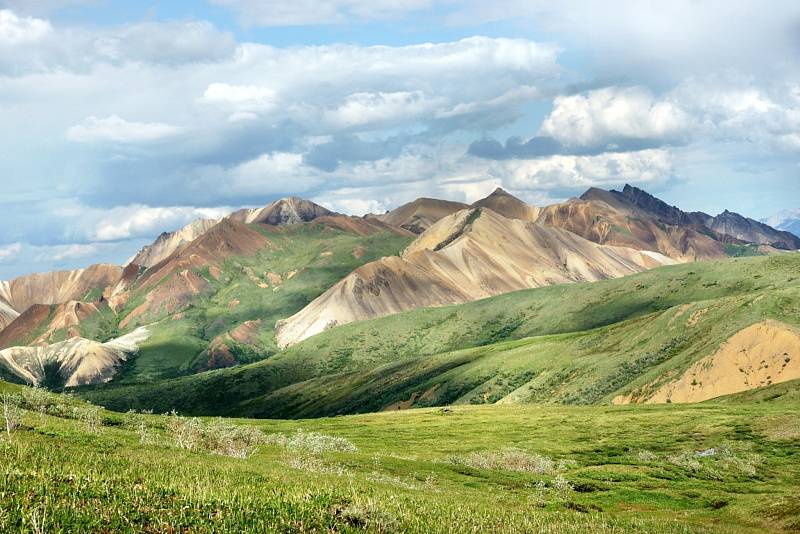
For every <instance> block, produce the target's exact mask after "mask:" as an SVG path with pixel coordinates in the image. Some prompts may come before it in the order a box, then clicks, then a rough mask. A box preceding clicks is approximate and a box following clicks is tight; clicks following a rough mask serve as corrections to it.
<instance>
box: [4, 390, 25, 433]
mask: <svg viewBox="0 0 800 534" xmlns="http://www.w3.org/2000/svg"><path fill="white" fill-rule="evenodd" d="M20 404H21V399H20V397H19V396H18V395H11V394H9V393H3V395H2V396H0V405H1V407H2V410H3V422H4V423H5V433H6V437H7V438H8V439H9V440H10V439H11V433H12V432H13V431H14V430H16V429H17V428H19V427H20V425H21V424H22V408H21V407H20Z"/></svg>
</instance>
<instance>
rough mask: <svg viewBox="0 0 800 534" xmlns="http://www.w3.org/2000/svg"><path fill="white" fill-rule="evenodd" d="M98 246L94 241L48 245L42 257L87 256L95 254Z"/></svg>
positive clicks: (64, 258) (65, 258)
mask: <svg viewBox="0 0 800 534" xmlns="http://www.w3.org/2000/svg"><path fill="white" fill-rule="evenodd" d="M99 248H100V247H99V246H98V245H97V244H96V243H73V244H71V245H57V246H54V247H48V249H47V252H46V255H45V256H41V258H42V259H48V258H51V259H53V260H55V261H64V260H74V259H82V258H88V257H90V256H93V255H95V254H97V252H98V250H99Z"/></svg>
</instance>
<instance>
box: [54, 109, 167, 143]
mask: <svg viewBox="0 0 800 534" xmlns="http://www.w3.org/2000/svg"><path fill="white" fill-rule="evenodd" d="M179 132H180V128H178V127H177V126H172V125H170V124H164V123H160V122H129V121H126V120H125V119H122V118H120V117H118V116H116V115H111V116H110V117H105V118H98V117H87V118H86V119H85V120H84V121H83V122H82V123H81V124H76V125H75V126H71V127H70V128H69V129H68V130H67V139H69V140H70V141H75V142H78V143H94V142H104V141H111V142H115V143H141V142H148V141H157V140H159V139H164V138H167V137H172V136H174V135H176V134H177V133H179Z"/></svg>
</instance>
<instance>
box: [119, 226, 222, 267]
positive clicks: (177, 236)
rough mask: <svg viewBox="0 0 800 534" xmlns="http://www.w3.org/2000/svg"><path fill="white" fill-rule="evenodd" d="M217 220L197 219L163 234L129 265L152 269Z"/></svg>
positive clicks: (201, 233) (205, 230)
mask: <svg viewBox="0 0 800 534" xmlns="http://www.w3.org/2000/svg"><path fill="white" fill-rule="evenodd" d="M218 222H219V219H197V220H195V221H192V222H191V223H189V224H187V225H186V226H184V227H183V228H181V229H180V230H176V231H174V232H164V233H163V234H161V235H160V236H158V238H157V239H156V240H155V241H154V242H153V244H152V245H147V246H146V247H144V248H142V250H140V251H139V253H138V254H137V255H136V256H134V258H133V259H132V260H131V261H130V263H132V264H134V265H139V266H141V267H145V268H147V267H152V266H153V265H156V264H158V263H160V262H162V261H163V260H165V259H167V258H168V257H169V256H170V255H172V254H173V253H174V252H175V251H176V250H178V248H179V247H180V246H182V245H184V244H186V243H191V242H192V241H194V240H195V239H197V238H198V237H200V236H201V235H203V234H204V233H206V232H207V231H208V230H210V229H211V228H212V227H213V226H214V225H216V224H217V223H218Z"/></svg>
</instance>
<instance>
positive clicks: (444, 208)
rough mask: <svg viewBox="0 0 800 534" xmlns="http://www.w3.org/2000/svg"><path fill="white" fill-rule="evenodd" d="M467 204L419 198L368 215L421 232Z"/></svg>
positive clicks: (416, 232) (414, 231) (417, 232)
mask: <svg viewBox="0 0 800 534" xmlns="http://www.w3.org/2000/svg"><path fill="white" fill-rule="evenodd" d="M466 207H467V205H466V204H462V203H461V202H452V201H449V200H437V199H434V198H424V197H423V198H418V199H416V200H414V201H413V202H409V203H407V204H403V205H402V206H400V207H398V208H395V209H393V210H392V211H389V212H387V213H384V214H383V215H368V216H367V217H368V218H373V219H377V220H379V221H382V222H384V223H386V224H390V225H392V226H397V227H399V228H405V229H406V230H409V231H411V232H413V233H415V234H421V233H422V232H424V231H425V230H427V229H428V228H430V227H431V226H432V225H433V224H434V223H436V222H437V221H439V220H440V219H442V218H444V217H446V216H448V215H451V214H453V213H455V212H457V211H460V210H463V209H464V208H466Z"/></svg>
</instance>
